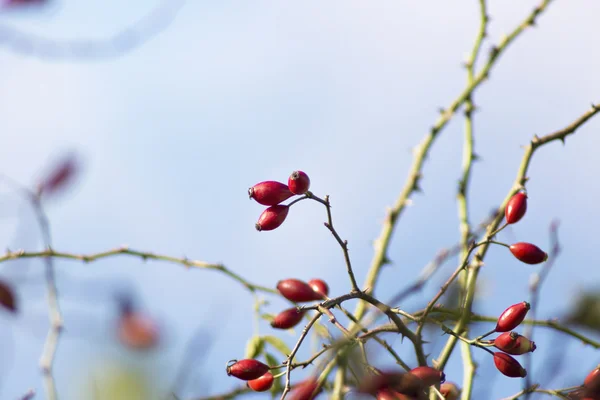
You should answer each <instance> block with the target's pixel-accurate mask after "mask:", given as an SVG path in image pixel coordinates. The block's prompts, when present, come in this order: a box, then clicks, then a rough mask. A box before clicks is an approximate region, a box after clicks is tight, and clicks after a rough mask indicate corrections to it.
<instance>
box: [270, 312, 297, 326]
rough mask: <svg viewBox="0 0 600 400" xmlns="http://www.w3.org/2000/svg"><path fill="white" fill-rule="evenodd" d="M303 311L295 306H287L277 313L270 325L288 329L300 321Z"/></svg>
mask: <svg viewBox="0 0 600 400" xmlns="http://www.w3.org/2000/svg"><path fill="white" fill-rule="evenodd" d="M303 316H304V311H299V310H298V309H297V308H289V309H287V310H284V311H282V312H280V313H279V314H277V315H276V316H275V318H274V319H273V321H272V322H271V326H272V327H273V328H275V329H290V328H293V327H294V326H296V325H298V323H299V322H300V321H302V317H303Z"/></svg>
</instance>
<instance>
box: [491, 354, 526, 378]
mask: <svg viewBox="0 0 600 400" xmlns="http://www.w3.org/2000/svg"><path fill="white" fill-rule="evenodd" d="M494 364H495V365H496V368H497V369H498V371H500V372H502V374H503V375H505V376H508V377H509V378H525V377H526V376H527V371H525V368H523V367H522V366H521V364H519V362H518V361H517V360H515V359H514V358H512V357H511V356H509V355H508V354H506V353H500V352H496V353H494Z"/></svg>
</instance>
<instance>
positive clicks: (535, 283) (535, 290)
mask: <svg viewBox="0 0 600 400" xmlns="http://www.w3.org/2000/svg"><path fill="white" fill-rule="evenodd" d="M559 254H560V244H559V242H558V221H553V222H552V224H551V225H550V254H549V257H548V261H546V262H545V263H544V264H542V268H541V270H540V272H535V273H533V274H532V275H531V279H530V282H529V293H530V294H529V304H530V305H531V309H530V311H529V317H530V318H531V319H536V316H537V305H538V303H539V299H540V288H541V287H542V285H543V284H544V282H545V281H546V277H548V274H549V273H550V270H551V269H552V266H553V265H554V263H555V262H556V258H557V257H558V255H559ZM533 327H534V325H527V326H526V327H525V330H524V331H523V336H525V337H527V338H528V339H529V340H533ZM531 366H532V358H531V353H527V354H525V369H526V370H527V371H529V373H528V374H527V376H526V377H525V381H524V382H523V389H527V388H528V387H531V386H532V375H533V373H532V367H531ZM530 394H531V393H525V398H529V396H530Z"/></svg>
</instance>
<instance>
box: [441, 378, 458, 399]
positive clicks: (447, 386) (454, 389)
mask: <svg viewBox="0 0 600 400" xmlns="http://www.w3.org/2000/svg"><path fill="white" fill-rule="evenodd" d="M440 393H441V394H442V396H444V398H445V399H446V400H458V397H459V396H460V390H459V389H458V386H456V384H454V383H452V382H447V383H444V384H442V385H441V386H440Z"/></svg>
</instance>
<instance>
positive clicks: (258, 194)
mask: <svg viewBox="0 0 600 400" xmlns="http://www.w3.org/2000/svg"><path fill="white" fill-rule="evenodd" d="M248 195H249V196H250V198H251V199H254V200H256V202H258V203H260V204H262V205H264V206H275V205H277V204H279V203H281V202H282V201H285V200H287V199H289V198H290V197H292V196H293V195H294V194H293V193H292V192H291V191H290V189H289V188H288V187H287V186H286V185H285V184H283V183H281V182H276V181H264V182H260V183H257V184H256V185H254V186H252V187H251V188H250V189H248Z"/></svg>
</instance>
